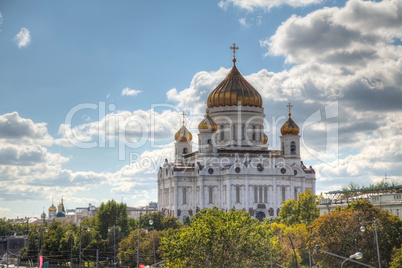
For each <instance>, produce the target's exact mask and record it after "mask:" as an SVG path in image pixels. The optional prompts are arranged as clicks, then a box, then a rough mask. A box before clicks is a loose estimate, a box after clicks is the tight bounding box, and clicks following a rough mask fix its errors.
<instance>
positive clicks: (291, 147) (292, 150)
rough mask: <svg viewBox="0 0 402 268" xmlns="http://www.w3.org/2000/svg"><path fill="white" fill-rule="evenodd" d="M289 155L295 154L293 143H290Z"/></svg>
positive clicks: (294, 144)
mask: <svg viewBox="0 0 402 268" xmlns="http://www.w3.org/2000/svg"><path fill="white" fill-rule="evenodd" d="M290 153H291V154H296V143H295V142H294V141H292V142H291V143H290Z"/></svg>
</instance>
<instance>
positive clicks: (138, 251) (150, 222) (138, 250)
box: [137, 212, 156, 267]
mask: <svg viewBox="0 0 402 268" xmlns="http://www.w3.org/2000/svg"><path fill="white" fill-rule="evenodd" d="M141 215H142V213H141V212H140V222H139V224H138V245H137V267H138V266H139V265H140V238H141V226H142V224H144V222H143V223H142V224H141ZM148 223H149V224H150V225H152V224H153V223H154V221H153V220H149V222H148ZM154 258H156V255H155V239H154Z"/></svg>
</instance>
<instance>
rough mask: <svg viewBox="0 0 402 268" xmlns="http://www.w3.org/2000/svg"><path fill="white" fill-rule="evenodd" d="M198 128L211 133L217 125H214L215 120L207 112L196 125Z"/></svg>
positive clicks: (215, 129)
mask: <svg viewBox="0 0 402 268" xmlns="http://www.w3.org/2000/svg"><path fill="white" fill-rule="evenodd" d="M198 130H199V131H200V132H201V133H205V132H210V133H213V132H216V131H217V130H218V126H217V125H216V123H215V121H214V120H213V119H212V118H211V117H210V116H209V115H208V114H206V115H205V117H204V119H203V120H202V121H201V123H200V124H199V125H198Z"/></svg>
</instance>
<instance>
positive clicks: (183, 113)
mask: <svg viewBox="0 0 402 268" xmlns="http://www.w3.org/2000/svg"><path fill="white" fill-rule="evenodd" d="M181 115H182V116H183V125H184V117H185V116H186V113H185V112H182V113H181Z"/></svg>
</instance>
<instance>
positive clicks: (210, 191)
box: [208, 186, 213, 204]
mask: <svg viewBox="0 0 402 268" xmlns="http://www.w3.org/2000/svg"><path fill="white" fill-rule="evenodd" d="M212 194H213V192H212V187H211V186H210V187H208V195H209V203H210V204H211V203H212V201H213V200H212Z"/></svg>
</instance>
